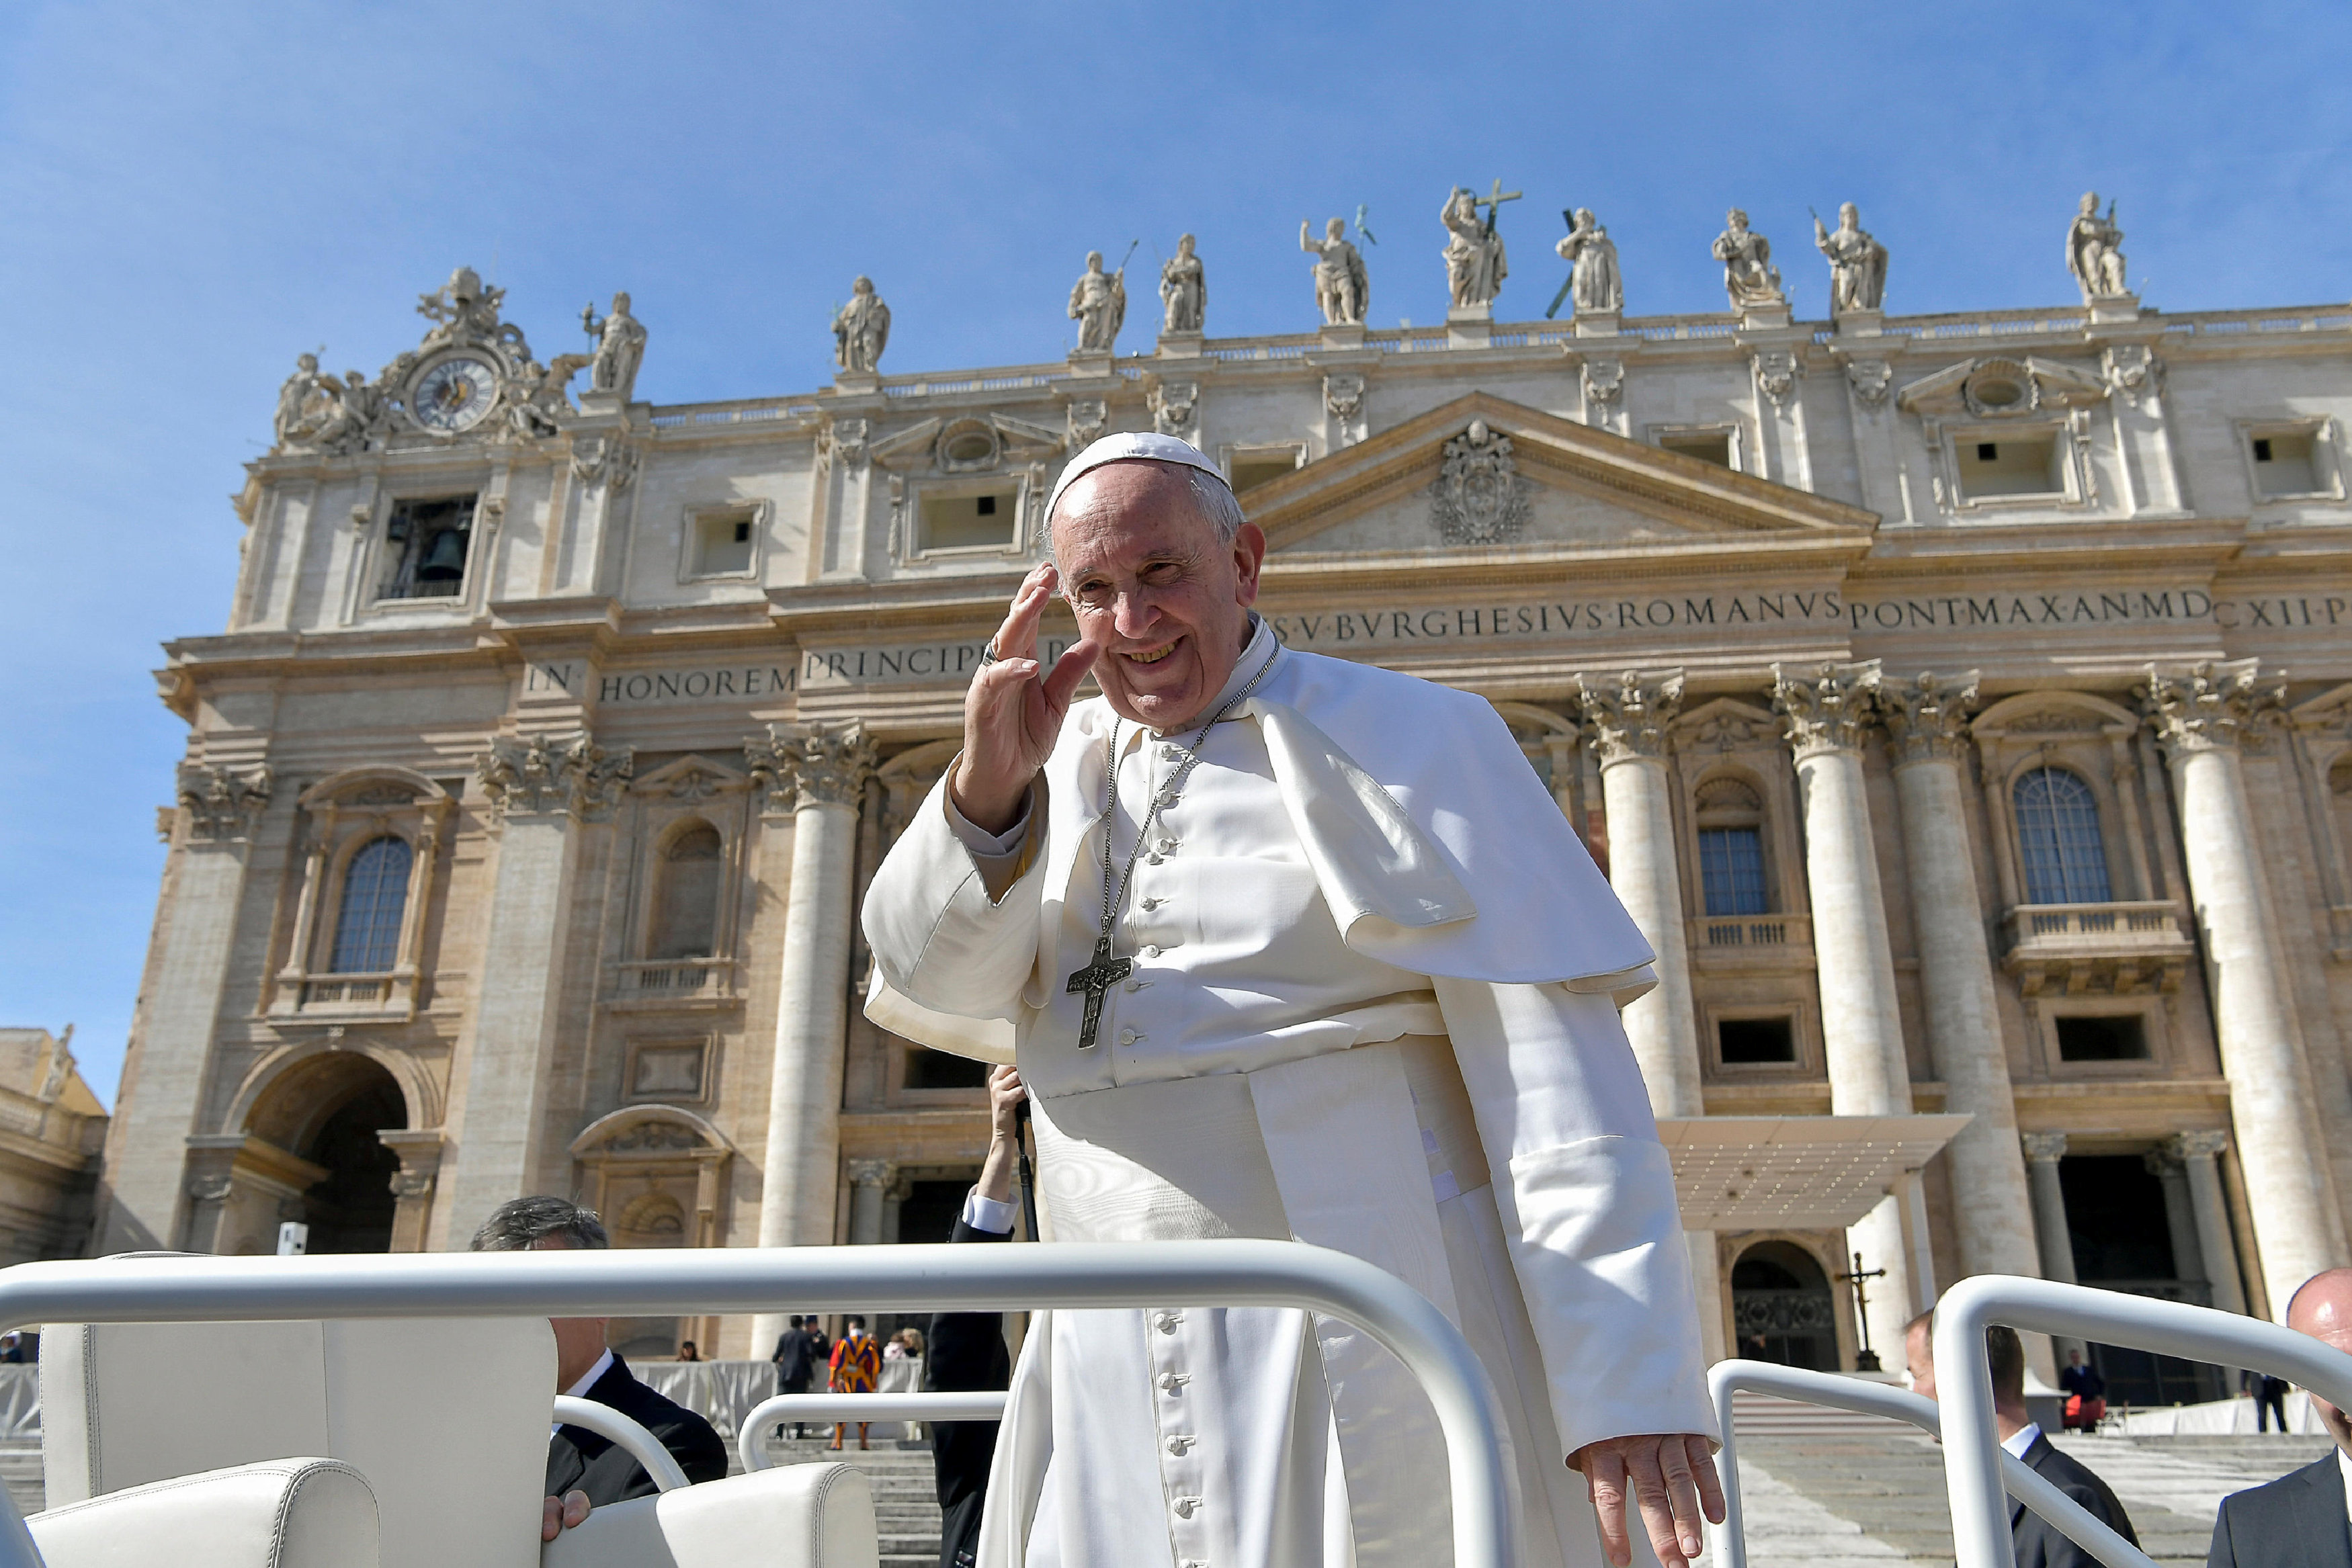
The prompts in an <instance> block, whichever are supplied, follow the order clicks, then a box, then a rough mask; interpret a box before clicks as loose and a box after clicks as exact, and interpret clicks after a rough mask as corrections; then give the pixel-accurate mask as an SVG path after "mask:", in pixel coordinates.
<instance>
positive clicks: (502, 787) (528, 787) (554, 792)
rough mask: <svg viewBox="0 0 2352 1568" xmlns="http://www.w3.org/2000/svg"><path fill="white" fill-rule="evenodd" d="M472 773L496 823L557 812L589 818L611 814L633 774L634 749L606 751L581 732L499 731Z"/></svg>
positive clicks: (584, 819)
mask: <svg viewBox="0 0 2352 1568" xmlns="http://www.w3.org/2000/svg"><path fill="white" fill-rule="evenodd" d="M474 771H475V773H476V774H477V775H478V776H479V778H480V779H481V780H482V789H483V792H484V793H486V794H488V796H489V798H490V804H491V806H492V808H493V809H494V810H496V811H497V813H498V816H499V820H500V821H509V820H510V819H513V818H516V817H529V816H552V815H557V814H562V815H567V816H571V817H575V818H577V819H579V820H580V821H583V822H593V821H602V820H603V819H604V818H605V817H608V816H610V815H611V814H612V812H613V808H614V806H615V805H616V804H617V803H618V802H619V800H620V798H621V790H622V789H623V787H625V785H626V784H627V783H628V781H629V779H631V778H632V777H634V776H635V772H636V752H635V748H633V747H626V746H624V747H619V748H617V749H615V750H613V751H607V750H605V749H604V747H601V746H599V745H597V744H596V743H595V741H594V740H593V739H592V738H590V737H588V736H587V735H585V734H581V735H575V736H572V737H561V736H545V735H541V736H533V737H530V739H528V740H524V739H519V738H517V737H512V736H503V735H502V736H499V737H497V738H496V739H494V740H492V741H491V742H490V744H489V747H488V749H487V750H485V751H484V752H482V754H481V755H480V756H478V757H477V758H475V759H474Z"/></svg>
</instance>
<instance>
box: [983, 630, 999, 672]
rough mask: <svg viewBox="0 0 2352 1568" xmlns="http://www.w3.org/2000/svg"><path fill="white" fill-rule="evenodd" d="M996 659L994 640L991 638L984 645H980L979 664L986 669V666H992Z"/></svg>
mask: <svg viewBox="0 0 2352 1568" xmlns="http://www.w3.org/2000/svg"><path fill="white" fill-rule="evenodd" d="M996 659H997V653H996V639H995V638H993V637H991V638H990V639H989V640H988V641H987V643H984V644H982V647H981V650H980V662H981V664H982V667H983V668H984V667H986V666H987V665H990V664H994V663H996Z"/></svg>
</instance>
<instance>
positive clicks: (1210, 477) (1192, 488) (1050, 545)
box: [1045, 457, 1249, 565]
mask: <svg viewBox="0 0 2352 1568" xmlns="http://www.w3.org/2000/svg"><path fill="white" fill-rule="evenodd" d="M1120 461H1122V462H1128V463H1149V464H1150V465H1152V466H1153V467H1155V468H1158V469H1160V470H1161V471H1162V472H1165V473H1170V474H1177V475H1181V476H1183V480H1184V488H1185V489H1186V490H1187V491H1189V492H1190V493H1191V495H1192V509H1193V510H1194V511H1195V512H1198V513H1199V514H1200V516H1201V520H1202V522H1204V523H1206V524H1208V525H1209V527H1210V528H1213V529H1215V530H1216V535H1217V542H1218V543H1219V544H1221V545H1229V544H1231V543H1233V542H1234V535H1235V534H1238V533H1240V532H1241V531H1242V525H1243V524H1244V523H1245V522H1247V521H1248V520H1249V519H1248V518H1247V517H1244V516H1243V515H1242V504H1241V500H1240V498H1239V497H1236V496H1235V495H1234V491H1233V486H1230V485H1228V484H1226V483H1225V482H1224V481H1223V479H1221V478H1219V477H1218V476H1216V475H1214V474H1210V473H1205V472H1203V471H1202V470H1201V469H1198V468H1195V467H1193V466H1192V465H1190V464H1185V463H1162V462H1160V460H1159V459H1157V458H1153V457H1129V458H1122V459H1121V460H1120ZM1057 509H1058V508H1057ZM1045 549H1046V552H1047V554H1049V555H1054V519H1053V518H1052V517H1047V518H1046V519H1045ZM1054 559H1055V564H1056V565H1059V564H1060V557H1059V556H1058V555H1054Z"/></svg>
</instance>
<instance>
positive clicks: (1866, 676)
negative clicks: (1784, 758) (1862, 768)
mask: <svg viewBox="0 0 2352 1568" xmlns="http://www.w3.org/2000/svg"><path fill="white" fill-rule="evenodd" d="M1877 692H1878V661H1877V660H1875V659H1872V660H1870V661H1869V662H1867V663H1865V664H1822V665H1820V666H1819V667H1817V668H1816V669H1815V670H1814V671H1813V672H1812V674H1790V672H1789V671H1787V670H1786V669H1783V668H1782V667H1781V666H1780V665H1779V664H1775V665H1773V666H1772V706H1774V707H1775V708H1778V709H1779V710H1780V714H1781V716H1783V717H1784V718H1786V719H1787V720H1788V724H1789V729H1788V737H1789V744H1790V747H1793V748H1794V749H1795V751H1796V753H1797V756H1798V758H1800V759H1802V758H1807V757H1811V756H1812V755H1813V754H1814V753H1815V752H1819V751H1859V750H1861V749H1862V736H1863V731H1864V730H1866V729H1868V728H1869V727H1870V721H1871V719H1872V717H1873V714H1872V712H1871V708H1872V699H1873V698H1874V696H1875V695H1877Z"/></svg>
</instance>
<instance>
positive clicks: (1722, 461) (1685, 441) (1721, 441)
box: [1658, 430, 1731, 468]
mask: <svg viewBox="0 0 2352 1568" xmlns="http://www.w3.org/2000/svg"><path fill="white" fill-rule="evenodd" d="M1658 444H1659V445H1660V446H1661V447H1663V448H1664V449H1665V450H1666V451H1668V452H1678V453H1680V454H1682V455H1684V456H1685V457H1696V458H1697V459H1698V460H1699V461H1700V462H1702V463H1712V464H1714V465H1716V466H1717V467H1719V468H1728V467H1730V466H1731V432H1729V431H1727V430H1696V431H1693V432H1691V433H1690V434H1687V435H1662V436H1660V437H1659V438H1658Z"/></svg>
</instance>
